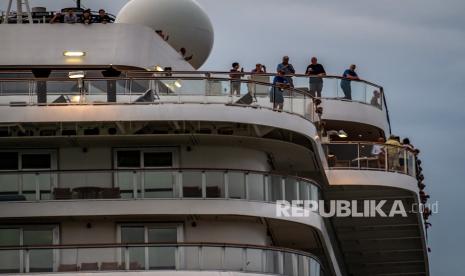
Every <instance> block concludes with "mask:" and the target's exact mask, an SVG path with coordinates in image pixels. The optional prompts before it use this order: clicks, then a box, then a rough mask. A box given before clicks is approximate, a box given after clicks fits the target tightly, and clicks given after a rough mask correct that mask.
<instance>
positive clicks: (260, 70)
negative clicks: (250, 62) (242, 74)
mask: <svg viewBox="0 0 465 276" xmlns="http://www.w3.org/2000/svg"><path fill="white" fill-rule="evenodd" d="M252 73H253V74H266V67H265V65H263V64H261V63H257V64H255V69H252Z"/></svg>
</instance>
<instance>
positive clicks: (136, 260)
mask: <svg viewBox="0 0 465 276" xmlns="http://www.w3.org/2000/svg"><path fill="white" fill-rule="evenodd" d="M122 251H123V254H122V256H123V259H122V263H123V266H125V267H127V264H126V263H125V259H126V257H125V254H128V255H129V270H142V269H145V252H146V248H145V247H129V248H128V249H127V252H125V249H123V250H122Z"/></svg>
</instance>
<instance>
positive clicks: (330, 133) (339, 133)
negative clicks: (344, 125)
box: [326, 129, 348, 138]
mask: <svg viewBox="0 0 465 276" xmlns="http://www.w3.org/2000/svg"><path fill="white" fill-rule="evenodd" d="M326 133H327V134H328V136H335V135H337V136H338V137H339V138H347V137H348V135H347V133H346V132H345V131H344V130H342V129H341V130H339V131H337V130H328V131H327V132H326Z"/></svg>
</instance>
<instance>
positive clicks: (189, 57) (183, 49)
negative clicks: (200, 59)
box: [179, 47, 194, 61]
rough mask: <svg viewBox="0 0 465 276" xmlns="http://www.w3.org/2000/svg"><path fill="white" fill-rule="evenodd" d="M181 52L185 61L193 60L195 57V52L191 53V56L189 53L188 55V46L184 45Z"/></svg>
mask: <svg viewBox="0 0 465 276" xmlns="http://www.w3.org/2000/svg"><path fill="white" fill-rule="evenodd" d="M179 53H180V54H181V56H182V58H183V59H184V60H185V61H189V60H191V59H192V58H193V57H194V55H193V54H192V55H190V56H188V55H187V50H186V48H184V47H182V48H181V49H179Z"/></svg>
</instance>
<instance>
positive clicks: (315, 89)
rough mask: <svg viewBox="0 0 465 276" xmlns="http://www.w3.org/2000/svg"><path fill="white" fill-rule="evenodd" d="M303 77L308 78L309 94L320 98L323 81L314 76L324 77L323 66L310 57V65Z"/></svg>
mask: <svg viewBox="0 0 465 276" xmlns="http://www.w3.org/2000/svg"><path fill="white" fill-rule="evenodd" d="M305 75H307V76H310V80H309V83H310V89H309V90H310V94H312V95H313V96H316V97H318V98H321V91H322V90H323V79H322V78H318V77H315V76H320V77H322V76H326V71H325V68H324V67H323V65H321V64H319V63H318V60H317V58H316V57H312V59H311V61H310V65H308V66H307V70H306V71H305Z"/></svg>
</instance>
